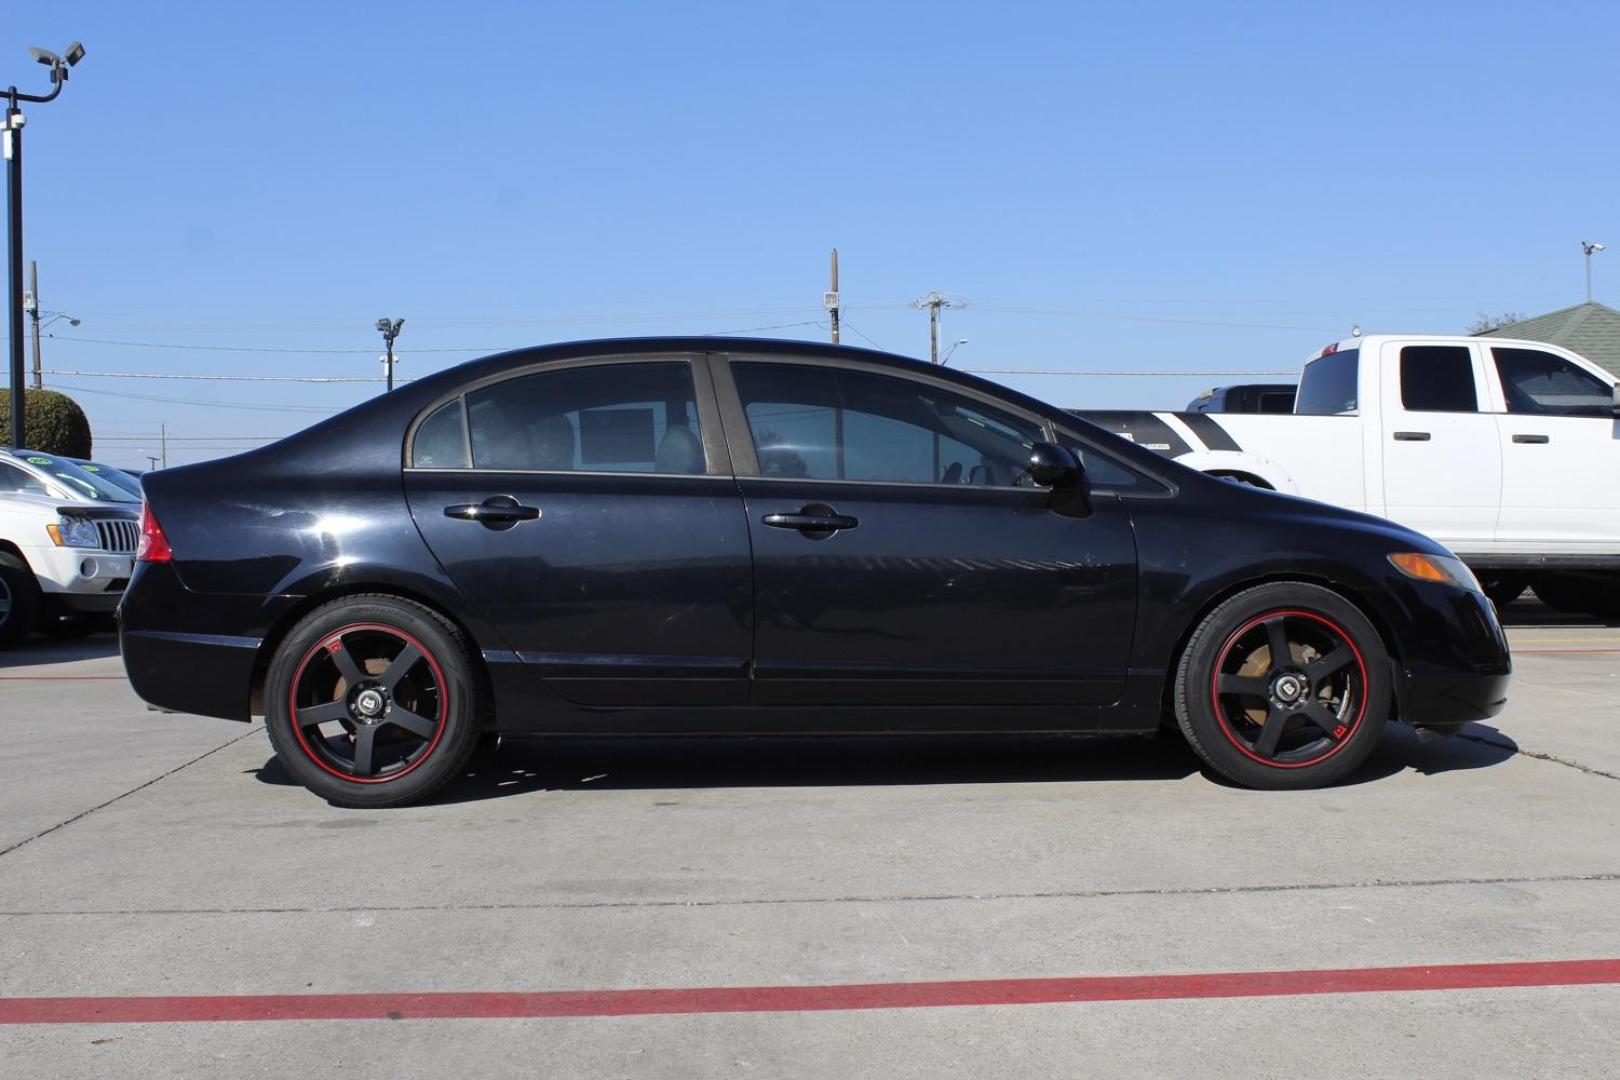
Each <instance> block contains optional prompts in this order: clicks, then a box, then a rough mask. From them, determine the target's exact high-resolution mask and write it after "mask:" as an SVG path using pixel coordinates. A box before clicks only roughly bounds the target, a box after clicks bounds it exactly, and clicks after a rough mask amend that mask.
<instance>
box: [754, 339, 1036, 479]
mask: <svg viewBox="0 0 1620 1080" xmlns="http://www.w3.org/2000/svg"><path fill="white" fill-rule="evenodd" d="M732 372H733V374H734V376H735V378H736V382H737V393H738V395H739V396H740V397H741V398H742V404H743V410H744V412H745V413H746V414H747V417H748V426H749V429H750V431H751V432H752V434H753V438H754V451H755V453H756V455H757V456H758V458H759V469H760V473H761V474H762V475H765V476H778V477H806V478H814V479H823V480H870V481H880V482H886V483H903V484H986V485H1013V484H1017V485H1025V486H1027V485H1028V484H1029V480H1028V478H1027V477H1026V476H1025V475H1024V467H1025V466H1026V465H1027V464H1028V462H1029V448H1030V444H1032V443H1034V442H1036V441H1037V440H1039V439H1041V438H1042V437H1043V436H1042V433H1041V429H1040V428H1039V427H1038V426H1037V425H1035V424H1032V423H1030V422H1029V421H1027V420H1023V419H1021V418H1018V417H1015V416H1011V415H1009V414H1007V413H1003V412H1001V411H1000V410H998V409H993V408H990V407H988V406H986V405H983V404H981V403H979V402H978V401H976V400H974V399H973V398H970V397H967V396H965V395H960V394H955V393H952V392H950V391H948V390H943V389H940V388H938V387H936V386H934V385H932V384H930V383H923V382H916V381H913V380H911V379H904V378H894V377H892V376H888V375H876V374H871V373H868V372H860V371H849V370H844V369H839V368H830V367H819V366H815V367H812V366H796V365H791V364H760V363H737V364H733V365H732Z"/></svg>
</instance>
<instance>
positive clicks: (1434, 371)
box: [1401, 345, 1479, 412]
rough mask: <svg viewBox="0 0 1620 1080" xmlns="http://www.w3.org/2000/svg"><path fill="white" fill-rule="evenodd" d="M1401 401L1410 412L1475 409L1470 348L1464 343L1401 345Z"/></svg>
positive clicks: (1472, 361)
mask: <svg viewBox="0 0 1620 1080" xmlns="http://www.w3.org/2000/svg"><path fill="white" fill-rule="evenodd" d="M1401 405H1402V406H1404V407H1405V408H1406V409H1408V410H1409V411H1411V412H1478V411H1479V395H1478V394H1477V393H1475V391H1474V357H1473V352H1472V350H1470V349H1469V348H1468V346H1466V345H1408V346H1406V347H1405V348H1403V349H1402V350H1401Z"/></svg>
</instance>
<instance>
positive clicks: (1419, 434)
mask: <svg viewBox="0 0 1620 1080" xmlns="http://www.w3.org/2000/svg"><path fill="white" fill-rule="evenodd" d="M1395 441H1396V442H1428V441H1429V433H1428V432H1427V431H1397V432H1396V433H1395Z"/></svg>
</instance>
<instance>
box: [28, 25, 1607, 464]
mask: <svg viewBox="0 0 1620 1080" xmlns="http://www.w3.org/2000/svg"><path fill="white" fill-rule="evenodd" d="M13 7H21V8H22V10H19V11H13V12H10V13H8V21H7V22H6V24H5V28H4V31H3V33H0V80H4V81H5V82H10V81H17V82H18V83H19V84H20V85H21V86H22V88H23V89H25V90H30V89H32V90H38V89H42V88H44V86H45V85H46V84H45V81H44V76H45V69H43V68H40V67H36V66H34V65H32V64H31V63H29V62H28V58H27V54H26V51H25V50H26V46H28V45H34V44H37V45H44V46H46V47H48V48H52V49H57V50H60V49H61V47H62V46H64V45H65V44H66V43H67V42H68V41H70V40H73V39H75V38H78V39H82V40H83V41H84V42H85V45H86V47H87V49H88V50H89V55H88V56H87V58H86V60H85V61H84V63H83V64H82V65H81V66H80V67H79V68H78V69H76V70H75V72H74V73H73V78H72V81H71V82H70V84H69V85H68V87H67V90H66V92H65V93H64V95H63V96H62V98H61V99H60V100H58V101H57V102H54V103H52V104H49V105H44V106H34V107H32V108H31V109H30V110H29V119H30V122H29V126H28V129H27V144H26V164H27V180H26V186H25V191H26V196H27V207H26V210H27V229H26V233H27V247H28V256H29V257H30V258H34V259H37V260H38V261H39V263H40V274H41V292H42V294H43V298H44V306H45V307H46V308H47V309H66V310H68V311H71V312H72V313H74V314H75V315H77V316H79V317H80V318H81V319H82V320H83V324H82V325H81V326H80V327H79V328H77V329H71V328H68V327H67V326H66V325H65V324H64V323H58V324H56V326H55V327H53V331H55V332H56V333H57V334H58V336H57V337H55V338H53V339H51V340H49V341H47V342H46V343H45V345H46V357H45V366H46V367H47V368H56V369H71V370H92V371H131V372H133V371H140V372H160V373H188V372H189V373H215V374H239V375H259V374H333V375H336V374H343V375H360V376H374V375H377V374H379V365H378V364H377V362H376V355H377V353H378V352H379V351H380V342H379V339H378V335H377V334H376V332H375V331H374V330H373V329H372V326H373V324H374V323H375V321H376V319H377V317H378V316H380V315H384V314H389V315H402V316H404V317H405V319H406V326H405V331H404V334H403V335H402V336H401V338H400V342H399V350H400V352H401V354H402V355H403V357H404V366H403V367H402V368H401V373H402V374H403V375H406V376H409V375H418V374H422V373H425V372H427V371H432V370H437V369H439V368H441V367H444V366H448V365H449V364H452V363H455V362H459V361H460V360H464V359H470V358H472V357H473V356H476V355H479V354H481V353H483V352H487V351H492V350H494V349H498V348H507V347H514V346H518V345H524V344H532V343H539V342H546V341H555V340H564V339H570V338H579V337H604V336H617V335H623V334H651V333H664V332H673V333H708V332H721V331H735V330H744V329H749V328H753V327H767V326H768V327H778V329H774V330H770V331H767V332H766V333H767V334H769V335H771V336H789V337H810V338H815V339H825V336H826V332H825V330H824V329H822V328H821V327H819V326H817V325H814V323H815V322H816V321H817V320H818V319H821V318H823V314H822V313H821V311H820V310H819V309H820V297H821V293H822V290H823V289H825V288H826V262H827V251H828V249H829V248H831V247H833V246H837V247H838V248H839V249H840V252H841V256H842V264H843V275H842V277H843V281H842V285H843V294H844V299H845V303H846V305H847V308H846V318H847V322H846V341H851V342H853V343H860V344H864V343H866V341H867V340H869V341H871V342H875V343H877V344H879V345H881V346H882V347H884V348H887V349H890V350H892V351H895V352H902V353H908V354H911V355H925V354H926V349H927V323H926V318H925V316H924V315H923V314H922V313H920V312H917V311H913V310H911V309H909V308H908V307H906V306H905V304H906V301H907V300H909V299H911V298H913V297H916V296H919V295H921V294H923V293H925V292H927V291H929V290H930V289H938V290H941V291H945V292H947V293H951V294H955V295H958V296H961V297H964V298H966V299H968V300H970V301H972V302H973V304H974V306H973V307H972V308H970V309H967V310H964V311H960V312H954V311H953V312H948V313H947V315H946V328H945V335H946V337H947V340H954V339H955V338H958V337H966V338H968V339H969V343H968V344H967V345H964V346H962V347H961V348H960V349H959V350H958V351H957V353H956V355H955V357H954V358H953V360H952V363H953V365H954V366H959V367H967V368H973V367H1020V368H1041V369H1059V368H1092V369H1097V368H1100V369H1110V370H1113V369H1121V370H1133V371H1138V370H1139V371H1153V370H1183V369H1196V370H1208V371H1218V370H1219V371H1224V370H1238V369H1251V368H1257V369H1264V370H1273V369H1287V368H1293V367H1296V366H1297V364H1298V362H1299V361H1300V359H1301V358H1302V357H1303V356H1304V355H1305V354H1307V353H1308V352H1311V351H1313V350H1314V349H1316V348H1319V347H1320V346H1321V345H1322V344H1323V343H1325V342H1327V341H1329V340H1333V339H1336V338H1339V337H1342V336H1344V335H1345V334H1346V333H1347V332H1348V330H1349V328H1350V326H1351V324H1353V323H1359V324H1360V325H1361V326H1363V327H1364V328H1366V329H1368V330H1400V331H1405V330H1411V331H1434V332H1450V331H1458V330H1461V329H1462V328H1463V327H1465V326H1466V325H1467V324H1468V323H1469V322H1471V321H1472V320H1473V319H1474V318H1475V317H1476V316H1477V315H1478V314H1479V313H1481V312H1491V313H1496V312H1500V311H1504V310H1512V311H1518V312H1523V313H1528V314H1535V313H1539V312H1543V311H1547V310H1551V309H1553V308H1557V307H1562V306H1565V305H1567V304H1571V303H1577V302H1579V301H1580V300H1581V299H1582V297H1583V284H1582V273H1581V255H1580V249H1579V246H1578V243H1579V241H1581V240H1583V239H1586V240H1607V241H1610V242H1612V244H1613V250H1612V251H1610V252H1608V253H1605V254H1601V255H1599V256H1597V260H1598V261H1597V262H1596V264H1595V266H1594V269H1595V277H1596V289H1595V293H1596V298H1597V299H1599V300H1606V301H1609V302H1620V213H1617V210H1616V197H1615V192H1616V176H1617V173H1620V168H1617V166H1620V142H1617V141H1616V139H1615V138H1614V135H1613V131H1612V122H1611V121H1610V119H1609V118H1610V117H1611V116H1612V113H1613V110H1614V93H1615V84H1614V79H1613V75H1612V71H1613V55H1612V54H1613V47H1614V45H1615V44H1616V42H1617V41H1620V8H1617V7H1616V5H1614V4H1612V3H1608V4H1598V3H1592V4H1582V3H1566V4H1555V5H1523V4H1489V3H1468V4H1463V3H1411V2H1407V3H1403V4H1398V5H1381V4H1367V3H1362V4H1355V5H1331V6H1326V5H1300V4H1278V5H1266V4H1258V3H1247V4H1231V5H1221V4H1213V3H1173V4H1171V3H1167V4H1151V3H1138V4H1129V5H1126V4H1120V5H1092V4H1073V3H1068V4H1046V3H1040V4H1001V5H988V4H976V5H956V4H950V3H942V2H932V3H926V4H884V3H872V2H868V3H859V4H840V3H832V2H827V3H819V4H803V3H797V4H778V3H764V2H754V3H739V4H703V3H691V4H683V5H673V4H653V3H602V2H599V3H594V4H586V5H580V4H568V5H562V4H547V3H541V4H533V3H525V4H520V3H479V2H475V0H469V2H464V3H461V4H456V5H442V4H410V3H398V2H394V3H387V4H381V3H375V4H374V3H364V2H351V3H346V4H333V3H330V2H328V3H319V4H315V3H310V4H304V3H295V2H280V3H277V4H273V5H271V4H264V5H248V4H218V3H211V4H200V3H199V4H181V3H172V4H162V5H132V4H128V3H104V2H93V3H92V2H86V3H74V4H31V5H13ZM1605 259H1607V260H1610V262H1607V263H1606V262H1605V261H1604V260H1605ZM1053 312H1058V313H1061V314H1052V313H1053ZM784 324H809V325H784ZM862 335H865V339H864V340H863V337H862ZM91 339H94V340H91ZM101 342H142V343H154V344H158V345H163V346H166V347H164V348H145V347H136V346H132V345H127V344H118V345H115V344H104V343H101ZM176 346H191V347H193V348H178V347H176ZM222 346H231V347H235V348H254V349H266V350H353V351H351V352H330V351H327V352H323V351H312V352H307V353H299V352H293V351H286V352H279V351H278V352H230V351H213V350H215V349H217V348H218V347H222ZM199 347H209V348H199ZM440 350H442V351H440ZM1005 381H1007V382H1009V383H1011V384H1013V385H1016V386H1018V387H1019V388H1020V389H1023V390H1027V391H1030V392H1033V393H1036V394H1038V395H1040V396H1043V397H1046V398H1048V399H1050V400H1053V401H1056V402H1058V403H1060V404H1064V405H1073V406H1090V407H1127V406H1130V407H1134V406H1142V407H1157V408H1169V407H1179V406H1181V405H1183V404H1184V403H1185V402H1186V401H1187V400H1188V399H1189V398H1190V397H1191V396H1192V395H1193V394H1194V393H1195V392H1197V391H1198V390H1200V389H1202V388H1204V387H1205V386H1208V385H1211V384H1212V383H1213V382H1216V381H1219V380H1217V379H1215V378H1212V377H1192V378H1145V377H1120V378H1082V377H1056V376H1019V377H1007V378H1006V379H1005ZM1225 381H1234V380H1225ZM47 385H55V386H57V387H59V388H64V389H68V388H71V389H69V392H71V393H74V394H75V396H77V397H78V399H79V400H80V402H81V403H82V404H83V405H84V406H85V407H86V409H87V411H88V412H89V413H90V416H91V420H92V423H93V425H94V427H95V430H96V432H97V433H98V435H100V436H102V437H103V441H101V442H100V443H98V456H101V457H103V458H104V459H106V460H109V461H112V462H115V463H120V462H121V463H126V464H145V457H144V455H145V454H147V453H152V452H155V450H154V449H153V447H152V444H153V443H154V442H155V440H154V439H145V438H144V437H145V436H147V435H149V434H150V433H154V432H156V431H157V430H158V427H159V425H160V424H166V425H167V426H168V429H169V431H170V432H171V433H173V434H175V435H177V436H187V437H189V438H186V439H177V440H176V441H175V443H173V444H171V453H170V461H171V463H174V462H180V461H185V460H192V459H195V458H197V457H202V456H213V455H215V454H217V453H220V452H221V450H220V449H219V447H221V446H223V445H225V444H224V443H223V442H221V441H220V440H219V439H218V438H217V437H218V436H221V435H227V434H229V435H270V434H282V433H285V432H288V431H292V430H295V429H297V428H298V427H301V426H304V425H305V424H307V423H309V422H312V421H313V420H316V419H319V418H320V416H321V415H323V414H324V413H325V412H327V411H332V410H336V409H339V408H343V407H346V406H348V405H351V404H354V403H355V402H357V401H360V400H363V399H364V398H365V397H366V396H368V395H369V394H372V393H375V392H377V388H376V387H373V386H369V385H347V386H309V385H299V384H276V383H254V384H246V385H244V384H230V383H218V382H176V381H148V380H140V381H137V380H125V379H106V378H94V379H93V378H84V377H81V378H68V377H48V378H47ZM136 395H140V396H136ZM154 398H166V399H170V400H166V401H159V400H152V399H154ZM117 436H124V437H125V438H115V437H117ZM129 436H135V437H136V438H133V439H132V438H128V437H129ZM197 436H209V437H214V438H212V439H210V438H197Z"/></svg>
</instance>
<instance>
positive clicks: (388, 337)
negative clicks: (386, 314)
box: [377, 318, 405, 390]
mask: <svg viewBox="0 0 1620 1080" xmlns="http://www.w3.org/2000/svg"><path fill="white" fill-rule="evenodd" d="M404 325H405V320H404V319H395V320H394V321H393V322H389V321H388V320H387V319H386V318H384V319H378V320H377V330H378V332H379V333H381V334H382V336H383V344H384V345H385V346H387V348H388V355H387V356H385V357H383V358H382V361H383V367H384V369H385V370H386V371H387V373H388V389H389V390H393V389H394V339H395V338H397V337H399V331H400V328H401V327H403V326H404Z"/></svg>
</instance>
